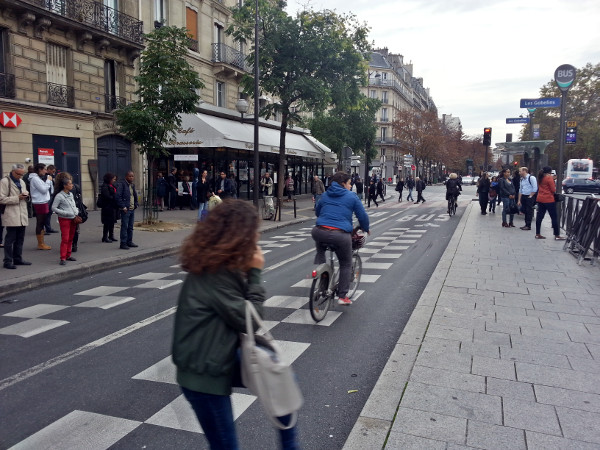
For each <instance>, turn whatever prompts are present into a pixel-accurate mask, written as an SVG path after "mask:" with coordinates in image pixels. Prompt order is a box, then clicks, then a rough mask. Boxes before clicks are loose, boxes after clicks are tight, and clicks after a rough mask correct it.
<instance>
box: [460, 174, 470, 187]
mask: <svg viewBox="0 0 600 450" xmlns="http://www.w3.org/2000/svg"><path fill="white" fill-rule="evenodd" d="M471 184H473V177H469V176H467V177H462V185H463V186H469V185H471Z"/></svg>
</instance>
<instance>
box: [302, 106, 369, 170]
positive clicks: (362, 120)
mask: <svg viewBox="0 0 600 450" xmlns="http://www.w3.org/2000/svg"><path fill="white" fill-rule="evenodd" d="M380 107H381V101H380V100H378V99H374V98H367V97H365V96H364V95H361V96H360V97H359V99H358V102H357V103H356V104H354V105H350V104H346V103H344V104H340V105H336V106H335V107H334V108H332V109H330V110H327V111H323V112H318V113H316V114H315V115H314V117H313V118H312V119H310V120H309V121H308V128H309V129H310V131H311V133H312V135H313V136H314V137H315V138H316V139H318V140H319V141H321V142H322V143H324V144H325V145H326V146H327V147H329V148H330V149H331V150H333V151H334V152H335V153H336V154H337V155H338V157H339V158H341V156H342V148H343V147H344V146H345V145H347V146H349V147H350V148H352V149H353V150H354V151H355V152H359V153H363V154H365V155H366V153H367V152H366V149H367V148H370V149H371V151H370V153H369V154H368V155H366V156H367V157H368V158H369V159H370V160H372V159H373V158H374V157H375V155H376V152H375V150H374V149H373V142H374V140H375V135H376V133H377V125H376V124H375V118H376V114H377V110H378V109H379V108H380Z"/></svg>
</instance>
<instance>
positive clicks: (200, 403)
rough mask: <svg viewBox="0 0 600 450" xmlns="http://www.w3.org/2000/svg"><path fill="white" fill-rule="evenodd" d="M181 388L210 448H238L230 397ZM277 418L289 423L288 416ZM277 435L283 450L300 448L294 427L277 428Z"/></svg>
mask: <svg viewBox="0 0 600 450" xmlns="http://www.w3.org/2000/svg"><path fill="white" fill-rule="evenodd" d="M181 390H182V392H183V395H184V396H185V398H186V400H187V401H188V402H190V405H191V406H192V409H193V410H194V412H195V413H196V417H197V418H198V422H200V425H201V426H202V430H203V431H204V434H205V435H206V439H207V440H208V443H209V444H210V448H211V450H238V448H239V447H238V443H237V436H236V433H235V425H234V423H233V409H232V407H231V398H230V397H229V396H228V395H214V394H204V393H202V392H196V391H191V390H189V389H186V388H184V387H183V386H181ZM279 419H280V420H281V422H282V423H284V424H286V423H289V419H290V416H285V417H280V418H279ZM279 436H280V438H281V448H283V449H284V450H288V449H289V450H296V449H299V448H300V447H299V445H298V442H297V436H296V427H292V428H290V429H289V430H279Z"/></svg>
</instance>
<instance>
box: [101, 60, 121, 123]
mask: <svg viewBox="0 0 600 450" xmlns="http://www.w3.org/2000/svg"><path fill="white" fill-rule="evenodd" d="M118 71H119V65H118V63H117V62H116V61H113V60H106V61H104V92H105V95H104V99H105V101H104V106H105V111H106V112H112V111H114V110H115V109H117V108H118V107H119V106H122V103H123V100H122V99H121V98H120V97H119V74H118V73H119V72H118Z"/></svg>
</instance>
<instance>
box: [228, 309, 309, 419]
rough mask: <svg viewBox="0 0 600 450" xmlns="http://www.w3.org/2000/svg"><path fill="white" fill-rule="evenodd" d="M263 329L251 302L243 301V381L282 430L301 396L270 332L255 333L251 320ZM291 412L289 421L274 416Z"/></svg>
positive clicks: (294, 411) (290, 370)
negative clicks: (244, 313) (244, 317)
mask: <svg viewBox="0 0 600 450" xmlns="http://www.w3.org/2000/svg"><path fill="white" fill-rule="evenodd" d="M253 318H254V320H255V322H256V323H257V324H258V325H259V326H260V327H262V328H263V329H265V330H266V328H264V326H263V322H262V320H261V318H260V316H259V315H258V313H257V312H256V309H255V308H254V305H252V303H251V302H249V301H248V300H246V333H240V339H241V353H242V357H241V369H242V383H244V386H246V387H247V388H248V389H249V390H250V392H251V393H252V394H254V395H256V396H257V397H258V400H259V401H260V403H261V404H262V406H263V408H264V409H265V411H266V412H267V415H268V416H269V418H270V419H271V421H272V422H273V423H274V424H275V426H277V427H278V428H280V429H282V430H286V429H289V428H292V427H293V426H294V425H295V424H296V420H297V418H298V410H299V409H300V407H301V406H302V403H303V398H302V393H301V392H300V388H299V386H298V383H297V382H296V379H295V376H294V372H293V371H292V368H291V366H290V365H289V364H287V363H285V362H283V360H282V357H281V350H280V349H279V346H278V345H277V342H275V339H273V336H272V335H271V333H270V332H269V331H266V332H265V334H264V335H257V334H254V328H253V327H252V319H253ZM288 414H292V418H291V420H290V421H289V424H288V425H287V426H286V425H283V424H282V423H281V422H280V421H279V420H278V419H277V418H278V417H282V416H286V415H288Z"/></svg>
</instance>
